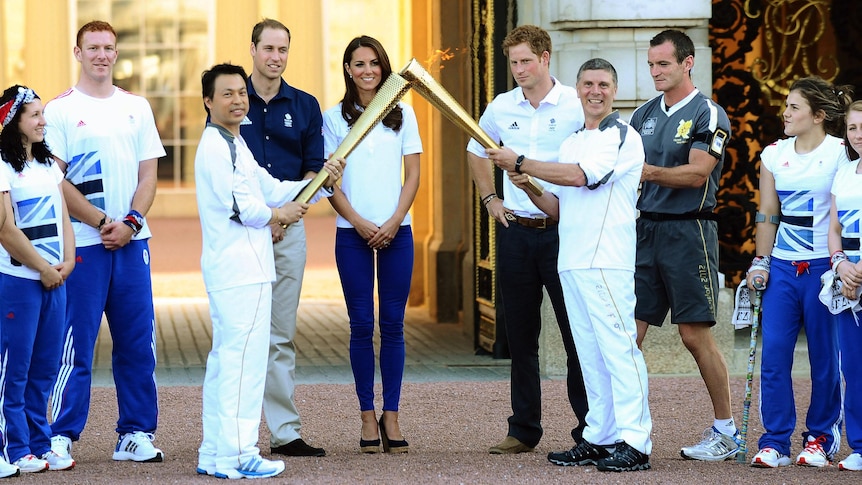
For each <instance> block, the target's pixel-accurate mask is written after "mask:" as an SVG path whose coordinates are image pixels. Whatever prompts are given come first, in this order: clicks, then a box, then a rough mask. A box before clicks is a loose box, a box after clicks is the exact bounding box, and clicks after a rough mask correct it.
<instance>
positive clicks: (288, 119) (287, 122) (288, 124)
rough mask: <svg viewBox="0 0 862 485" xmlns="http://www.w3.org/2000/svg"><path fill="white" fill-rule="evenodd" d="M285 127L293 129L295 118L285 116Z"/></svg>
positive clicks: (286, 114)
mask: <svg viewBox="0 0 862 485" xmlns="http://www.w3.org/2000/svg"><path fill="white" fill-rule="evenodd" d="M284 127H285V128H293V117H292V116H290V113H285V114H284Z"/></svg>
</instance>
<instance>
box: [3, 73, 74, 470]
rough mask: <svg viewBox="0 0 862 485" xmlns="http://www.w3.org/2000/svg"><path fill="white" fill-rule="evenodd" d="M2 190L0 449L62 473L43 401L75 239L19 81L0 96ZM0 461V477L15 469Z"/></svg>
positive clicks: (38, 122)
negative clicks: (0, 434) (0, 433)
mask: <svg viewBox="0 0 862 485" xmlns="http://www.w3.org/2000/svg"><path fill="white" fill-rule="evenodd" d="M0 124H2V127H3V131H2V132H0V157H2V159H3V162H2V163H0V172H2V175H0V191H2V192H3V200H2V204H3V207H4V209H5V213H7V214H8V217H7V218H6V221H5V223H4V224H3V226H2V231H0V243H2V245H3V247H2V248H0V315H2V320H0V334H2V350H0V355H2V356H3V372H2V374H0V375H2V382H0V389H2V398H0V399H2V400H1V401H0V402H2V411H0V412H2V417H0V422H2V423H3V424H4V426H3V443H2V447H3V451H4V452H5V458H6V459H7V460H8V461H9V462H10V463H12V464H14V465H15V466H17V467H18V468H19V469H20V471H22V472H41V471H45V470H65V469H68V468H72V467H73V466H75V461H74V460H72V458H71V457H69V456H68V455H67V456H61V455H58V454H57V453H54V452H53V451H51V427H50V426H49V425H48V419H47V412H48V398H49V396H50V395H51V387H52V386H53V384H54V379H55V378H56V376H57V372H58V370H59V368H60V353H61V352H62V347H63V334H64V329H65V322H66V320H65V314H66V287H65V286H63V283H64V282H65V280H66V278H67V277H68V276H69V273H71V272H72V269H73V268H74V267H75V239H74V238H75V236H74V233H73V232H72V223H71V222H70V220H69V213H68V210H67V208H66V203H65V201H64V199H63V191H62V188H61V187H62V183H63V172H62V171H61V170H60V169H59V167H58V166H57V164H56V163H55V161H54V156H53V155H52V154H51V152H50V151H49V150H48V146H47V145H46V144H45V141H44V137H45V118H44V116H42V101H41V100H40V99H39V96H37V95H36V93H35V92H34V91H33V90H32V89H29V88H27V87H24V86H18V85H16V86H12V87H10V88H8V89H7V90H6V91H5V92H4V93H3V96H2V98H0ZM8 468H9V465H8V464H6V463H3V462H2V461H0V477H3V476H9V475H10V474H17V471H14V472H13V471H12V470H10V469H8Z"/></svg>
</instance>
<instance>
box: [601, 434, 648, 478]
mask: <svg viewBox="0 0 862 485" xmlns="http://www.w3.org/2000/svg"><path fill="white" fill-rule="evenodd" d="M596 468H598V469H599V470H600V471H603V472H635V471H638V470H649V469H650V464H649V455H645V454H643V453H641V452H640V451H638V450H636V449H634V448H632V447H631V445H629V444H628V443H626V442H625V441H623V440H617V442H616V448H614V452H613V453H612V454H611V456H609V457H607V458H602V459H601V460H599V461H598V462H597V463H596Z"/></svg>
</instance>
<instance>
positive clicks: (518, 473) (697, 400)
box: [10, 218, 862, 485]
mask: <svg viewBox="0 0 862 485" xmlns="http://www.w3.org/2000/svg"><path fill="white" fill-rule="evenodd" d="M323 219H324V220H317V221H314V220H312V219H311V218H310V219H308V221H307V224H308V225H309V234H316V236H315V237H316V238H318V239H316V240H315V243H314V244H310V245H309V248H310V249H309V265H308V270H307V272H306V282H305V284H304V285H303V287H304V292H303V300H302V304H301V305H300V322H299V336H298V338H297V345H298V347H299V354H298V363H297V379H298V382H299V384H298V386H297V390H296V395H297V405H298V407H299V409H300V412H301V414H302V416H303V431H302V433H303V436H304V438H305V439H306V440H307V441H309V442H311V443H313V444H315V445H318V446H323V447H325V448H326V449H327V452H328V454H327V456H326V457H323V458H287V459H286V464H287V471H286V472H285V473H284V474H283V475H281V476H279V477H277V478H275V479H271V480H269V483H323V484H328V483H332V484H343V483H351V484H352V483H411V482H412V483H423V484H437V483H440V484H448V483H470V484H496V483H566V484H568V483H674V484H677V483H680V484H688V483H699V484H703V485H706V484H726V483H818V484H828V483H862V475H859V474H858V473H852V472H840V471H839V470H838V469H837V467H836V466H831V467H828V468H826V469H809V468H801V467H795V466H794V467H787V468H783V469H780V470H760V469H753V468H751V467H749V466H747V465H741V464H737V463H736V462H735V461H729V462H721V463H703V462H693V461H687V460H683V459H682V458H680V456H679V447H680V446H685V445H690V444H693V443H694V442H696V441H698V440H699V436H700V432H701V430H702V429H703V428H705V427H707V426H708V425H709V424H710V422H711V417H710V415H711V412H710V403H709V398H708V396H707V394H706V391H705V388H704V386H703V383H702V381H701V379H700V378H699V377H698V376H660V377H659V376H651V378H650V408H651V412H652V416H653V443H654V449H653V454H652V458H651V462H652V466H653V469H652V470H650V471H646V472H638V473H627V474H613V473H612V474H603V473H601V472H598V471H596V470H595V469H594V468H593V467H577V468H564V467H558V466H554V465H551V464H550V463H548V462H547V460H546V459H545V455H546V454H547V453H548V452H549V451H555V450H561V449H566V448H569V447H571V445H572V444H571V438H570V436H569V430H570V428H571V427H572V426H573V425H574V417H573V415H572V412H571V410H570V408H569V407H568V404H567V399H566V395H565V382H564V381H563V380H560V379H546V380H544V381H543V409H542V412H543V425H544V427H545V436H544V438H543V440H542V442H541V443H540V444H539V446H538V447H537V449H536V451H535V452H533V453H525V454H521V455H516V456H498V455H489V454H488V453H487V448H488V447H489V446H491V445H493V444H495V443H496V442H498V441H499V440H500V439H502V438H503V436H504V435H505V432H506V417H507V416H508V415H509V413H510V407H509V388H508V372H509V365H508V361H506V360H494V359H491V358H490V357H486V356H476V355H474V352H473V344H472V342H470V341H468V339H467V338H466V337H465V336H464V335H463V332H461V331H459V330H460V328H459V327H458V326H457V325H440V324H435V323H432V322H430V321H428V319H427V318H426V317H424V316H423V312H422V311H421V309H419V310H416V309H410V310H408V314H407V319H406V320H407V321H406V326H405V340H406V343H407V359H408V361H407V365H406V368H405V384H404V389H403V394H402V403H401V412H400V421H401V424H402V430H403V432H404V434H405V437H406V438H407V439H408V440H409V441H410V447H411V452H410V453H409V454H407V455H392V456H390V455H361V454H359V453H358V443H357V440H358V435H359V427H360V425H359V413H358V407H357V403H356V397H355V393H354V389H353V386H352V384H351V383H352V375H351V373H350V368H349V364H348V361H347V357H346V349H347V335H348V329H347V324H346V321H347V320H346V315H345V311H344V305H343V302H342V301H340V299H339V298H340V297H339V296H338V293H340V292H338V293H336V294H335V295H336V296H333V289H335V290H337V289H338V286H337V280H334V279H333V278H334V269H332V266H331V255H329V256H327V251H326V248H331V247H332V246H331V241H332V239H331V237H332V234H334V229H332V231H331V233H330V232H328V229H327V227H332V226H331V225H329V224H330V223H331V219H330V220H329V221H327V220H325V219H328V218H323ZM196 224H197V221H196V220H166V221H153V225H154V232H155V233H156V235H157V238H156V239H154V240H153V242H152V249H153V254H154V258H153V262H154V263H153V265H154V266H153V267H154V288H155V289H156V294H157V296H158V298H157V300H156V308H157V317H158V334H157V335H158V339H159V367H158V369H157V376H158V379H159V383H160V427H159V431H158V433H157V438H156V445H157V446H159V447H161V448H162V449H163V450H164V451H165V454H166V461H165V463H161V464H135V463H116V462H113V461H112V460H111V459H110V453H111V451H112V448H113V446H114V443H115V440H116V435H115V434H114V427H115V422H116V419H117V409H116V396H115V391H114V389H113V387H112V380H111V374H110V336H109V334H108V332H103V333H102V336H101V337H100V340H99V342H98V346H99V347H98V352H97V357H96V362H95V376H94V377H95V382H96V386H95V387H94V389H93V393H92V397H93V401H92V409H91V413H90V421H89V423H88V425H87V428H86V429H85V430H84V433H83V436H82V438H81V440H80V441H79V442H77V443H75V445H74V450H73V455H74V456H75V458H76V460H77V461H78V465H77V466H76V467H75V469H73V470H70V471H67V472H48V473H42V474H38V475H30V476H24V477H20V478H17V479H14V480H16V481H20V482H22V483H23V482H26V483H30V482H32V483H46V484H54V483H56V484H86V485H96V484H108V483H110V484H114V483H129V484H139V483H140V484H152V483H159V484H162V483H177V484H185V483H205V482H213V483H214V482H215V481H216V479H213V478H209V477H202V476H198V475H196V474H195V472H194V468H195V463H196V453H197V452H196V450H197V446H198V445H199V442H200V433H201V424H200V409H201V387H200V383H201V382H202V377H203V369H204V362H205V358H206V353H207V351H208V350H209V344H210V341H211V333H210V332H211V331H210V327H209V319H208V310H207V304H206V299H205V293H204V292H203V284H202V281H201V279H200V273H199V272H197V268H198V267H197V264H198V261H199V255H200V249H199V248H200V240H199V237H200V236H199V227H198V226H196ZM333 225H334V224H333ZM195 237H197V238H198V239H197V240H195ZM327 244H329V246H327ZM328 258H329V259H328ZM731 385H732V392H733V403H734V414H735V416H736V417H737V420H739V419H740V418H741V414H742V410H741V408H742V394H743V392H744V387H745V382H744V379H743V378H740V377H734V378H732V382H731ZM794 385H795V390H796V404H797V409H798V416H799V421H800V422H804V412H805V409H807V405H808V402H809V401H810V398H809V394H810V389H811V385H810V380H809V379H805V378H797V379H795V380H794ZM377 394H378V395H379V394H380V393H379V389H378V393H377ZM755 396H756V391H755ZM755 401H756V397H755ZM378 404H379V402H378ZM751 414H752V415H751V423H750V428H749V436H751V437H752V439H753V440H754V441H755V442H756V438H757V437H758V436H759V435H760V434H761V433H762V429H761V427H760V423H759V417H758V415H757V414H758V412H757V403H756V402H755V403H754V404H753V405H752V413H751ZM801 431H802V429H797V430H796V434H795V435H794V436H795V438H794V447H793V453H794V454H795V453H798V452H799V451H800V442H801V438H800V437H799V433H801ZM259 446H260V447H261V450H262V452H263V454H264V455H265V456H268V455H269V435H268V431H267V430H266V426H265V425H263V426H261V431H260V442H259ZM848 453H849V451H847V447H846V442H845V443H844V446H843V448H842V451H841V452H840V453H839V456H838V458H839V459H840V458H843V457H844V456H846V455H847V454H848ZM751 456H752V453H749V455H748V458H749V459H750V458H751ZM10 483H12V482H11V481H10Z"/></svg>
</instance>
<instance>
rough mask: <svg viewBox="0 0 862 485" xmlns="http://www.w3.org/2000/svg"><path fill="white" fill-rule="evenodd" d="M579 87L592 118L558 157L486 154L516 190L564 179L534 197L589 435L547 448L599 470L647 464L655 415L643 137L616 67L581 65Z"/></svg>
mask: <svg viewBox="0 0 862 485" xmlns="http://www.w3.org/2000/svg"><path fill="white" fill-rule="evenodd" d="M576 88H577V91H578V96H579V97H580V100H581V103H582V105H583V107H584V115H585V118H586V124H585V126H584V129H582V130H579V131H577V132H575V133H574V134H572V135H571V136H569V137H568V138H567V139H566V140H565V141H564V142H563V144H562V145H561V147H560V162H559V163H546V162H539V161H535V160H530V159H524V160H523V161H522V162H521V166H520V169H521V170H520V171H521V174H517V173H516V172H515V171H513V169H514V168H515V167H514V165H515V162H516V161H517V158H518V157H517V155H516V154H515V153H514V152H513V151H512V150H509V149H506V148H503V149H501V150H489V151H488V152H489V155H490V158H491V159H492V160H494V163H495V164H496V165H497V166H498V167H500V168H501V169H504V170H509V174H510V178H511V180H512V182H513V183H515V184H516V185H518V186H519V187H522V188H523V187H524V185H523V183H524V182H525V181H526V176H527V175H532V176H533V177H536V178H539V179H542V180H545V181H548V182H551V183H554V184H557V185H560V186H563V189H562V190H561V191H560V192H559V198H558V197H557V196H555V195H554V194H552V193H550V192H545V193H544V194H543V195H542V196H540V197H537V196H535V195H533V194H530V198H531V199H533V201H534V203H535V204H536V205H537V206H538V207H539V208H540V209H542V210H543V211H544V212H545V213H547V214H548V215H550V216H551V217H555V218H557V219H559V221H560V253H559V257H558V262H557V268H558V270H559V272H560V282H561V283H562V286H563V295H564V298H565V302H566V311H567V312H568V314H569V324H570V325H571V327H572V335H573V336H574V340H575V344H576V346H577V349H578V355H579V356H580V361H581V368H582V370H583V375H584V383H585V385H586V388H587V399H588V402H589V411H588V412H587V418H586V420H587V427H586V428H585V429H584V434H583V439H582V440H580V441H579V442H578V443H577V444H576V445H575V447H573V448H572V449H571V450H566V451H563V452H553V453H550V454H549V455H548V460H549V461H551V462H552V463H555V464H558V465H596V467H597V468H598V469H599V470H602V471H636V470H646V469H649V468H650V463H649V455H650V453H651V452H652V441H651V439H650V433H651V431H652V420H651V418H650V412H649V403H648V401H647V394H648V392H647V369H646V363H645V362H644V358H643V354H642V353H641V351H640V349H639V348H638V346H637V341H636V339H637V327H636V325H635V320H634V308H635V292H634V265H635V217H636V211H635V202H636V200H637V188H638V184H639V182H640V176H641V170H642V168H643V163H644V151H643V144H642V143H641V139H640V136H639V135H638V133H637V131H635V130H634V129H631V128H630V127H629V126H628V124H627V123H626V122H624V121H622V120H621V119H620V118H619V113H616V112H612V110H613V101H614V97H615V95H616V91H617V74H616V70H615V69H614V67H613V66H612V65H611V64H610V63H609V62H608V61H606V60H604V59H590V60H589V61H587V62H585V63H584V64H583V65H582V66H581V68H580V70H579V71H578V82H577V86H576ZM527 192H528V193H530V192H529V191H527Z"/></svg>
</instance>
